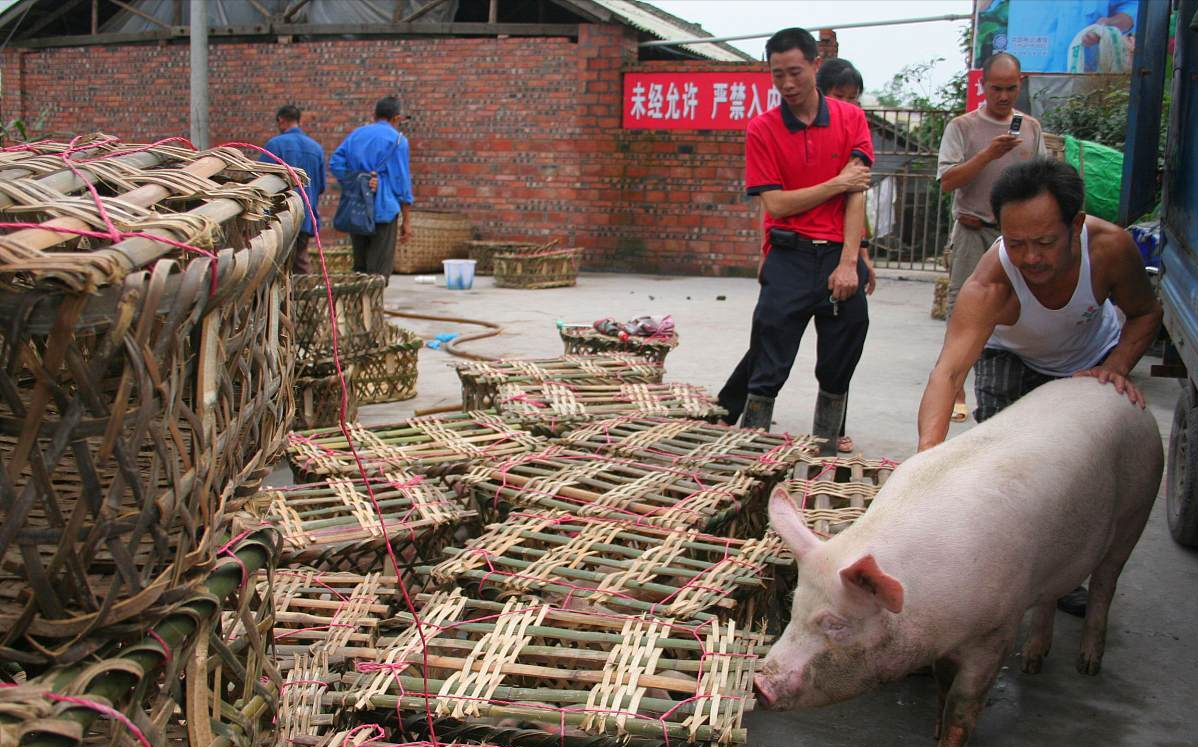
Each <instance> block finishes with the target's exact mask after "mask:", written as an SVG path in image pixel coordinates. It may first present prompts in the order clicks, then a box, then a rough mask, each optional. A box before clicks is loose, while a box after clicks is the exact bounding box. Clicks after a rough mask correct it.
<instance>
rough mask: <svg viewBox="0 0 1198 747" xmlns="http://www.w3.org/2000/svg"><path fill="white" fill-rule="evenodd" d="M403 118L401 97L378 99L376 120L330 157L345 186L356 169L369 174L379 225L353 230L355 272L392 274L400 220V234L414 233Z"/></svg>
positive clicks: (402, 237) (404, 238)
mask: <svg viewBox="0 0 1198 747" xmlns="http://www.w3.org/2000/svg"><path fill="white" fill-rule="evenodd" d="M402 119H403V117H402V116H401V115H400V113H399V99H398V98H396V97H395V96H386V97H384V98H381V99H379V102H378V103H377V104H375V105H374V123H373V124H368V125H362V126H361V127H359V128H358V129H356V130H354V131H353V132H351V133H349V136H348V137H346V138H345V140H343V141H342V142H341V145H338V146H337V150H335V151H333V155H332V157H331V158H330V159H329V170H330V171H332V172H333V175H334V176H336V177H337V180H338V181H340V182H341V183H342V185H343V186H344V185H345V184H346V183H347V182H349V181H351V180H352V179H353V178H354V174H355V173H358V172H369V173H370V175H371V179H370V188H371V190H373V191H374V222H375V229H374V233H373V234H352V233H351V234H350V240H351V241H352V242H353V245H354V272H369V273H374V274H376V275H382V276H383V277H384V278H388V279H389V278H390V277H391V270H392V269H393V268H394V264H395V236H396V229H397V225H396V224H397V222H398V223H399V224H401V227H399V240H400V241H407V240H408V239H410V238H411V237H412V229H411V222H410V221H409V220H408V211H409V209H410V208H411V205H412V174H411V170H410V169H409V167H408V139H407V138H406V137H404V136H403V133H401V132H399V123H400V121H402ZM397 218H398V219H399V220H398V221H397Z"/></svg>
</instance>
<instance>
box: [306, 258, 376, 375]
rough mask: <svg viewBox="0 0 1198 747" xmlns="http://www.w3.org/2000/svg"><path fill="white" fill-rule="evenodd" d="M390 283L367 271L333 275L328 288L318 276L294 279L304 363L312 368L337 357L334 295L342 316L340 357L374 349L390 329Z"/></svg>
mask: <svg viewBox="0 0 1198 747" xmlns="http://www.w3.org/2000/svg"><path fill="white" fill-rule="evenodd" d="M385 285H386V278H384V277H382V276H381V275H371V274H368V273H364V272H355V273H351V274H349V275H330V276H329V282H328V284H327V285H326V284H325V282H324V278H323V277H322V276H320V275H319V274H310V275H296V276H295V277H294V278H292V288H291V298H292V304H293V308H294V314H295V339H296V344H297V347H298V351H297V357H298V358H299V361H300V363H301V364H303V365H312V364H314V363H318V362H322V361H327V360H329V359H331V358H332V357H333V323H332V319H331V317H330V316H329V295H330V293H331V295H332V297H333V309H334V311H336V313H337V348H338V350H339V351H340V353H341V356H342V357H343V358H350V357H354V356H358V355H363V354H365V353H368V352H370V351H372V350H374V348H375V347H377V346H378V345H379V343H380V341H381V340H382V338H383V336H384V335H385V334H386V333H387V331H388V328H389V326H390V325H389V324H388V323H387V321H386V318H385V317H384V316H383V287H384V286H385Z"/></svg>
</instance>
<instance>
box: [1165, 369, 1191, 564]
mask: <svg viewBox="0 0 1198 747" xmlns="http://www.w3.org/2000/svg"><path fill="white" fill-rule="evenodd" d="M1168 465H1169V467H1168V471H1167V473H1166V475H1167V476H1166V478H1165V493H1166V511H1165V513H1166V515H1167V516H1168V520H1169V532H1170V533H1171V534H1172V535H1173V539H1174V540H1176V541H1177V543H1178V544H1180V545H1184V546H1186V547H1196V546H1198V394H1196V393H1195V390H1194V386H1193V385H1192V384H1190V383H1189V382H1188V381H1187V382H1185V388H1184V390H1183V391H1182V393H1181V395H1180V396H1178V398H1177V407H1175V408H1174V410H1173V431H1172V433H1170V434H1169V462H1168Z"/></svg>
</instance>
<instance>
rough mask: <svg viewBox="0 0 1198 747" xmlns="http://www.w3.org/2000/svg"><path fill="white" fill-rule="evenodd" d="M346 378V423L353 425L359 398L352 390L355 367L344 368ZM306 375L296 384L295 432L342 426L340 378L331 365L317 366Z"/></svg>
mask: <svg viewBox="0 0 1198 747" xmlns="http://www.w3.org/2000/svg"><path fill="white" fill-rule="evenodd" d="M342 372H343V373H344V375H345V382H346V387H345V396H346V401H345V419H346V421H349V422H352V421H354V420H357V418H358V395H357V390H356V389H355V388H354V367H353V366H352V365H348V364H347V365H346V366H345V367H344V368H343V369H342ZM305 374H306V375H300V376H298V377H296V380H295V421H294V424H293V427H294V428H295V429H296V430H312V429H313V428H328V427H331V426H335V425H337V424H338V423H340V422H341V377H340V376H338V375H337V371H336V369H335V368H333V367H332V366H330V365H319V366H315V367H313V368H310V369H307V370H306V372H305Z"/></svg>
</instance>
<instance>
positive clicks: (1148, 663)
mask: <svg viewBox="0 0 1198 747" xmlns="http://www.w3.org/2000/svg"><path fill="white" fill-rule="evenodd" d="M883 274H884V277H883V278H881V279H880V281H879V284H878V290H877V292H876V293H875V294H874V296H873V298H872V299H871V301H870V311H871V315H872V324H871V329H870V336H869V340H868V342H867V343H866V349H865V354H864V356H863V358H862V361H861V365H860V367H859V368H858V370H857V373H856V376H855V378H854V380H853V386H852V390H851V393H850V398H849V402H850V404H849V414H848V429H849V430H848V432H849V434H850V435H852V436H853V438H854V439H855V440H856V444H857V449H858V450H859V451H861V452H863V453H865V454H866V455H868V456H875V457H882V456H885V457H890V458H894V459H902V458H904V457H906V456H909V455H910V454H911V453H912V452H913V451H914V448H915V413H916V409H917V407H918V404H919V397H920V395H921V393H922V391H923V385H924V382H925V380H926V377H927V374H928V371H929V369H930V368H931V366H932V363H933V361H934V360H935V358H936V355H937V353H938V351H939V348H940V342H941V339H942V337H943V334H944V325H943V323H942V322H938V321H935V320H933V319H931V318H930V317H929V314H928V311H929V309H930V306H931V299H932V285H931V284H930V283H928V282H920V281H917V280H914V279H910V278H905V277H903V276H901V275H899V274H897V273H893V272H890V273H883ZM922 280H924V281H926V278H922ZM756 293H757V285H756V283H755V282H753V281H752V280H746V279H731V278H693V277H658V276H635V275H605V274H586V275H583V276H582V278H581V279H580V280H579V284H578V286H577V287H574V288H558V289H548V290H540V291H520V290H507V289H499V288H495V287H494V286H493V284H492V281H491V279H490V278H479V279H478V280H477V281H476V283H475V287H474V289H473V290H471V291H464V292H463V291H447V290H445V289H444V288H441V287H437V286H428V285H418V284H416V283H415V282H414V281H413V279H412V278H411V277H405V276H394V277H393V278H392V280H391V285H390V287H389V288H388V289H387V305H388V307H389V308H394V309H398V310H402V311H411V312H415V313H421V314H436V315H446V316H459V317H468V318H479V319H487V320H489V321H493V322H497V323H500V324H502V325H503V326H504V332H503V334H502V335H500V336H498V337H493V338H490V339H487V340H482V341H479V342H476V343H467V344H465V345H464V346H463V347H464V348H465V349H468V350H471V351H474V352H478V353H483V354H487V355H502V356H509V357H533V356H553V355H558V354H560V353H561V350H562V346H561V342H560V339H559V338H558V335H557V332H556V329H555V328H554V322H555V321H556V320H563V321H572V322H589V321H593V320H594V319H596V318H599V317H601V316H614V317H616V318H617V319H628V318H632V317H635V316H639V315H642V314H666V313H668V314H672V315H673V316H674V319H675V321H676V323H677V325H678V330H679V334H680V336H681V344H680V345H679V347H678V348H677V349H676V350H675V351H673V352H672V353H671V354H670V356H669V357H668V359H667V360H666V368H667V374H666V378H667V380H678V381H688V382H692V383H695V384H700V385H703V386H705V387H707V388H708V389H709V390H710V391H712V392H713V393H714V392H716V391H718V390H719V387H720V386H721V385H722V384H723V381H724V378H725V377H726V376H727V375H728V373H729V372H730V371H731V370H732V368H733V366H734V365H735V364H736V362H737V361H738V360H739V358H740V356H741V354H742V353H743V352H744V349H745V346H746V344H747V338H748V331H749V320H750V314H751V312H752V309H753V304H754V301H755V299H756ZM395 321H396V322H398V323H401V324H402V325H403V326H407V327H409V328H411V329H413V330H415V331H416V332H418V333H419V334H421V335H422V336H425V337H431V336H433V335H435V334H438V333H441V332H462V333H466V332H470V331H474V330H477V329H479V328H476V327H469V326H464V325H455V324H449V323H441V322H417V321H408V320H395ZM812 334H813V333H812ZM813 351H814V346H813V345H812V344H810V341H808V342H805V344H804V345H803V347H802V349H801V350H800V353H799V359H798V361H797V363H796V365H795V368H794V372H793V376H792V377H791V381H790V383H789V384H787V386H786V388H785V390H784V391H783V393H782V395H781V396H780V397H779V400H778V403H777V408H776V410H775V416H774V417H775V420H776V421H777V424H776V426H775V430H786V431H791V432H795V433H805V432H808V431H809V430H810V425H811V411H812V406H813V404H814V400H815V392H816V385H815V381H814V378H813V376H812V369H813V366H814V352H813ZM457 360H458V359H456V358H453V357H452V356H450V355H448V354H446V353H445V352H443V351H434V350H428V349H425V350H424V351H422V353H421V357H420V378H419V383H418V391H419V396H418V397H417V398H416V399H414V400H411V401H408V402H402V403H395V404H391V405H381V406H373V407H367V408H363V409H362V413H361V417H360V419H361V420H363V421H365V422H385V421H389V420H394V419H398V418H401V417H406V416H409V415H410V414H411V413H412V412H413V410H414V409H417V408H425V407H435V406H438V405H448V404H454V403H457V402H460V400H461V397H460V389H459V384H458V381H457V377H456V376H455V375H454V373H453V371H452V369H451V366H452V364H453V363H454V362H455V361H457ZM1147 365H1148V362H1144V363H1141V365H1140V367H1139V368H1138V369H1137V371H1136V383H1137V385H1140V386H1142V388H1143V389H1144V390H1145V392H1146V394H1147V396H1148V397H1149V400H1150V402H1151V409H1152V412H1153V414H1154V415H1155V416H1156V418H1157V421H1158V423H1159V424H1160V428H1161V435H1162V438H1164V439H1166V443H1167V439H1168V435H1169V426H1170V423H1171V419H1172V410H1173V405H1174V402H1175V400H1176V397H1177V392H1178V387H1177V384H1176V383H1175V382H1172V381H1167V380H1159V379H1149V378H1148V377H1147ZM968 427H969V424H961V425H954V426H953V433H959V432H961V431H963V430H965V429H966V428H968ZM1045 457H1046V458H1051V455H1045ZM281 472H286V469H285V468H283V469H282V470H281ZM274 477H275V481H278V480H281V479H283V478H284V475H283V474H276V475H275V476H274ZM1163 509H1164V499H1163V498H1162V499H1161V500H1160V501H1158V504H1157V506H1156V509H1155V510H1154V513H1153V516H1152V519H1151V521H1150V522H1149V525H1148V527H1147V529H1146V530H1145V532H1144V536H1143V538H1142V539H1141V540H1140V544H1139V545H1138V547H1137V548H1136V551H1135V552H1134V554H1133V555H1132V557H1131V560H1130V561H1129V563H1128V566H1127V568H1126V570H1125V571H1124V574H1123V577H1122V579H1121V583H1120V586H1119V590H1118V593H1117V599H1116V601H1115V604H1114V606H1113V607H1112V613H1111V623H1110V632H1109V635H1108V639H1107V651H1106V658H1105V661H1104V666H1103V671H1102V674H1100V675H1099V676H1097V677H1084V676H1082V675H1079V674H1078V673H1077V672H1076V671H1075V670H1074V668H1073V661H1074V658H1075V656H1076V650H1077V646H1078V643H1079V640H1080V629H1081V624H1080V620H1077V619H1076V618H1072V617H1068V616H1066V615H1063V614H1060V613H1058V620H1057V625H1056V631H1055V635H1056V637H1055V647H1054V650H1053V652H1052V654H1051V655H1050V657H1049V658H1048V660H1047V661H1046V663H1045V667H1044V672H1043V673H1042V674H1039V675H1036V676H1028V675H1023V674H1021V673H1020V672H1019V662H1018V657H1017V656H1012V657H1011V659H1010V661H1009V662H1008V665H1007V667H1006V668H1004V670H1003V672H1002V675H1001V677H1000V679H999V682H998V684H997V685H996V686H995V688H994V689H993V691H992V692H991V697H990V704H989V707H988V708H987V710H986V712H985V714H984V716H983V717H982V721H981V723H980V726H979V731H978V733H977V735H976V737H975V739H974V742H973V744H975V745H985V746H986V747H1007V746H1013V745H1020V746H1021V747H1032V746H1035V745H1058V744H1094V745H1112V746H1113V745H1136V746H1137V747H1141V746H1145V745H1154V746H1156V747H1180V746H1181V745H1198V594H1196V593H1195V592H1198V554H1196V553H1194V552H1190V551H1186V550H1183V549H1182V548H1180V547H1178V546H1177V545H1175V544H1174V543H1173V542H1172V540H1171V539H1170V537H1169V534H1168V528H1167V527H1166V525H1165V518H1164V511H1163ZM935 705H936V694H935V685H934V683H933V681H932V679H931V678H930V677H923V676H913V677H909V678H907V679H906V680H903V681H901V682H897V683H893V684H891V685H889V686H886V687H884V688H882V689H880V690H877V691H875V692H873V693H870V694H868V695H865V696H862V697H860V698H858V699H856V700H853V701H850V702H847V703H843V704H840V705H836V706H832V707H828V708H823V709H818V710H811V711H804V712H794V713H764V712H756V713H751V714H749V716H748V717H747V719H748V726H749V733H750V740H749V742H750V745H752V746H753V747H784V746H785V747H794V746H795V745H827V746H829V747H832V746H835V745H846V746H847V745H852V746H853V747H859V746H860V745H899V744H917V745H924V744H931V743H932V739H931V734H932V725H933V722H934V717H935V713H934V711H935Z"/></svg>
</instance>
